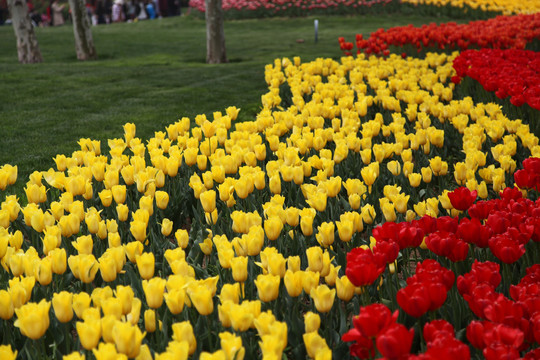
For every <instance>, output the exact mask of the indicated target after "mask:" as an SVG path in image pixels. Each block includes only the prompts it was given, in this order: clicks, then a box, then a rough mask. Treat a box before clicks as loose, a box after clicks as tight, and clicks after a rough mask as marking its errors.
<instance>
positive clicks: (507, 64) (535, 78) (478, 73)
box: [453, 49, 540, 110]
mask: <svg viewBox="0 0 540 360" xmlns="http://www.w3.org/2000/svg"><path fill="white" fill-rule="evenodd" d="M453 66H454V69H455V70H456V73H457V76H456V77H455V78H454V79H453V81H454V82H456V83H458V82H460V81H461V78H464V77H466V76H468V77H470V78H472V79H474V80H476V81H478V82H479V83H480V84H481V85H482V86H483V88H484V89H485V90H486V91H490V92H495V95H496V96H497V97H498V98H499V99H505V98H507V97H510V102H511V103H512V104H513V105H515V106H522V105H523V104H525V103H527V104H528V105H529V106H531V107H532V108H534V109H537V110H540V53H539V52H535V51H528V50H517V49H507V50H499V49H481V50H467V51H464V52H462V53H461V54H460V55H459V56H458V57H457V58H456V59H454V63H453Z"/></svg>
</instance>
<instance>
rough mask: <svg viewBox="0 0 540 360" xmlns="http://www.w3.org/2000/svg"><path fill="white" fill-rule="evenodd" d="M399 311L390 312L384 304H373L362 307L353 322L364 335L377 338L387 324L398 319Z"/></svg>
mask: <svg viewBox="0 0 540 360" xmlns="http://www.w3.org/2000/svg"><path fill="white" fill-rule="evenodd" d="M397 317H398V311H397V310H396V311H394V313H391V312H390V309H388V307H386V306H385V305H383V304H372V305H368V306H364V307H362V308H360V313H359V314H358V316H355V317H354V318H353V324H354V327H355V328H356V329H358V331H360V333H361V334H362V335H363V336H366V337H368V338H375V337H377V335H378V334H379V333H380V332H381V331H382V330H383V329H384V328H386V327H387V326H389V325H391V324H394V323H395V322H396V321H397Z"/></svg>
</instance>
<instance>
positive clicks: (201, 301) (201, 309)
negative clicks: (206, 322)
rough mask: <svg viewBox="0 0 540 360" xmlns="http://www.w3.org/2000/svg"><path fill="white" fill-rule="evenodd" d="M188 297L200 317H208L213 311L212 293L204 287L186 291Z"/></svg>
mask: <svg viewBox="0 0 540 360" xmlns="http://www.w3.org/2000/svg"><path fill="white" fill-rule="evenodd" d="M188 295H189V297H190V299H191V303H192V304H193V305H195V308H196V309H197V312H198V313H199V314H200V315H203V316H206V315H210V314H211V313H212V312H213V311H214V301H213V296H212V292H211V291H210V289H208V288H207V287H206V286H197V287H194V288H192V289H188Z"/></svg>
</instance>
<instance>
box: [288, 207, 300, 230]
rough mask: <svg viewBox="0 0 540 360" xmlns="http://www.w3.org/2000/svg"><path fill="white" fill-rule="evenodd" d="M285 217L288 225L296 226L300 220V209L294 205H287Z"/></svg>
mask: <svg viewBox="0 0 540 360" xmlns="http://www.w3.org/2000/svg"><path fill="white" fill-rule="evenodd" d="M285 219H286V221H287V224H288V225H290V226H297V225H298V223H299V221H300V210H299V209H297V208H295V207H289V208H287V209H286V210H285Z"/></svg>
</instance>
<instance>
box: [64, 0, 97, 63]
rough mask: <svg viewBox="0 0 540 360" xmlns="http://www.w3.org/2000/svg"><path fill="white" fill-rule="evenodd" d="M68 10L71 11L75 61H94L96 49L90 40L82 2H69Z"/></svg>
mask: <svg viewBox="0 0 540 360" xmlns="http://www.w3.org/2000/svg"><path fill="white" fill-rule="evenodd" d="M69 8H70V9H71V18H72V21H73V33H74V35H75V50H76V51H77V59H79V60H93V59H96V58H97V54H96V48H95V47H94V40H92V31H91V30H90V27H91V24H90V19H89V17H88V14H87V13H86V7H85V6H84V0H69Z"/></svg>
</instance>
